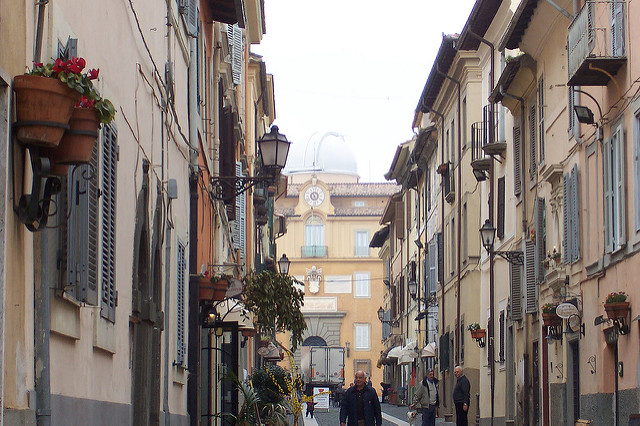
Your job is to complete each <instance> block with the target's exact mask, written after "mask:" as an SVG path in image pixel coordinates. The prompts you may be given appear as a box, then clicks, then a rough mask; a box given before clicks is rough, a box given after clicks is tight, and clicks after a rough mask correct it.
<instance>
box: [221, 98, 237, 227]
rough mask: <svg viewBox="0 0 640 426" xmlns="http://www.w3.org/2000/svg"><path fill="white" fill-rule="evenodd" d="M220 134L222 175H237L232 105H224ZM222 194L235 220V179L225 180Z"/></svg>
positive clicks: (229, 213)
mask: <svg viewBox="0 0 640 426" xmlns="http://www.w3.org/2000/svg"><path fill="white" fill-rule="evenodd" d="M220 127H221V129H220V130H221V132H222V134H221V135H220V139H221V141H220V151H221V152H220V162H221V164H220V175H221V176H225V177H229V176H235V175H236V145H235V141H234V139H233V116H232V111H231V107H230V106H226V107H224V110H223V111H222V123H221V126H220ZM222 195H223V197H224V199H225V205H226V208H227V218H228V219H229V220H230V221H231V220H235V218H236V196H235V185H234V182H233V181H228V180H227V181H226V182H224V186H223V191H222Z"/></svg>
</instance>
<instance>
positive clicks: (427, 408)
mask: <svg viewBox="0 0 640 426" xmlns="http://www.w3.org/2000/svg"><path fill="white" fill-rule="evenodd" d="M438 406H440V395H439V394H438V379H436V378H435V377H434V372H433V369H429V370H427V376H426V377H425V378H424V380H422V384H419V385H418V386H416V393H415V394H414V395H413V403H412V404H411V406H410V407H409V408H411V409H413V408H416V407H421V408H422V426H435V424H436V416H437V411H436V410H437V409H438Z"/></svg>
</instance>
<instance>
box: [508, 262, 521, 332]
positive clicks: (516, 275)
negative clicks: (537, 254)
mask: <svg viewBox="0 0 640 426" xmlns="http://www.w3.org/2000/svg"><path fill="white" fill-rule="evenodd" d="M509 275H510V276H511V314H510V317H511V319H512V320H514V321H520V320H521V319H522V266H520V265H515V264H512V263H509Z"/></svg>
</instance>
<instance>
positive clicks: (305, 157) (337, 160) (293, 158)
mask: <svg viewBox="0 0 640 426" xmlns="http://www.w3.org/2000/svg"><path fill="white" fill-rule="evenodd" d="M284 172H285V174H288V175H293V174H298V173H314V172H315V173H332V174H344V175H351V176H358V163H357V162H356V157H355V155H354V154H353V151H352V150H351V148H350V147H349V145H347V143H346V141H345V140H344V136H342V135H340V134H339V133H336V132H325V133H322V132H316V133H314V134H313V135H311V137H310V138H309V140H308V141H307V143H306V145H303V144H295V143H294V144H292V145H291V152H290V153H289V158H288V160H287V166H286V167H285V170H284Z"/></svg>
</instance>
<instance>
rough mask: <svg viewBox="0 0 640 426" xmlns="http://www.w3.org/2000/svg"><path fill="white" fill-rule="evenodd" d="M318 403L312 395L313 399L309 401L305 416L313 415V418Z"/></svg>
mask: <svg viewBox="0 0 640 426" xmlns="http://www.w3.org/2000/svg"><path fill="white" fill-rule="evenodd" d="M316 404H317V402H313V397H311V399H310V400H308V401H307V412H306V413H305V415H304V416H305V417H307V416H309V415H311V418H313V409H314V407H315V405H316Z"/></svg>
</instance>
